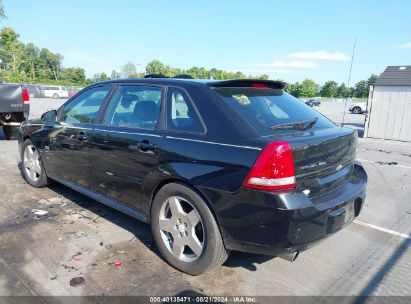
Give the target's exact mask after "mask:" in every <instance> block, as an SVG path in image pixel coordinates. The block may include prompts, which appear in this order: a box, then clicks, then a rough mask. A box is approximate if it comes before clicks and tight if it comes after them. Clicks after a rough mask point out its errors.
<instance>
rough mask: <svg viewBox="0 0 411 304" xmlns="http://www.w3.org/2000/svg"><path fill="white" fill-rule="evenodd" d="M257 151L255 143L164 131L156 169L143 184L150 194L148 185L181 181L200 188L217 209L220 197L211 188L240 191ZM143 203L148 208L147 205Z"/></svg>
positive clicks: (150, 186)
mask: <svg viewBox="0 0 411 304" xmlns="http://www.w3.org/2000/svg"><path fill="white" fill-rule="evenodd" d="M260 153H261V147H257V146H253V147H251V146H247V145H243V144H241V143H238V144H232V143H230V144H228V143H224V142H222V141H218V140H212V139H206V137H204V136H201V135H187V134H166V135H165V136H164V137H163V141H162V152H161V154H160V165H159V168H158V172H157V174H156V176H153V178H150V179H146V181H145V182H146V185H145V187H144V188H145V189H147V194H149V192H148V191H149V190H150V189H157V188H158V186H159V185H161V184H164V183H167V182H168V181H181V182H184V183H186V184H189V185H191V186H193V187H195V189H196V190H197V191H199V192H201V194H202V195H203V197H204V198H205V199H206V201H207V202H208V203H209V204H210V205H212V206H211V207H212V208H213V209H216V208H217V209H219V208H218V207H217V206H213V204H214V202H217V201H219V200H218V199H217V198H215V197H212V193H217V192H216V191H213V190H218V191H223V192H230V193H232V192H236V191H239V189H240V188H241V186H242V184H243V183H244V180H245V179H246V177H247V175H248V173H249V171H250V168H251V166H252V165H253V164H254V162H255V160H256V159H257V157H258V156H259V154H260ZM208 190H210V191H208ZM206 193H209V194H206ZM153 194H154V193H150V195H153ZM148 201H149V200H148ZM145 207H146V208H147V209H146V210H145V211H146V212H148V211H149V207H150V206H148V205H147V206H145Z"/></svg>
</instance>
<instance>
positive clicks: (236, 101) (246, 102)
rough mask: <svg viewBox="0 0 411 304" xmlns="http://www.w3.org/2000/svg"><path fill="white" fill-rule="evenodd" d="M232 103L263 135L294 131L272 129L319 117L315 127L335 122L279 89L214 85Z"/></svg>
mask: <svg viewBox="0 0 411 304" xmlns="http://www.w3.org/2000/svg"><path fill="white" fill-rule="evenodd" d="M215 91H216V92H217V93H218V94H219V95H220V96H221V97H223V99H224V100H225V101H226V102H227V103H228V104H229V105H230V107H231V108H232V109H233V110H234V111H235V112H236V113H237V114H239V115H240V116H241V117H242V118H243V120H245V121H246V122H247V123H248V124H249V125H250V126H251V127H253V128H254V129H255V130H256V131H257V132H258V133H259V134H261V135H270V134H275V132H276V133H278V132H281V133H289V132H295V131H296V130H295V129H292V128H290V129H285V130H283V129H281V130H271V128H272V127H274V126H276V125H281V124H289V123H294V122H301V121H310V120H313V119H314V118H315V117H317V118H318V120H317V122H316V124H315V125H314V127H313V128H331V127H334V126H335V125H334V124H333V123H332V122H331V121H329V120H328V119H327V118H325V117H324V116H322V115H321V114H320V113H318V112H317V111H315V110H313V109H311V108H310V107H309V106H307V105H305V104H304V103H303V102H302V101H300V100H299V99H297V98H295V97H293V96H291V95H289V94H287V93H286V92H284V91H283V90H280V89H260V88H215Z"/></svg>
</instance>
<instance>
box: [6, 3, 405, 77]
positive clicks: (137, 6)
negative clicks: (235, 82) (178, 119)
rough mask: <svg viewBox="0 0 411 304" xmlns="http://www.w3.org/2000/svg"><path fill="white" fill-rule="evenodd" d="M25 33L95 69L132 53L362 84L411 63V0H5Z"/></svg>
mask: <svg viewBox="0 0 411 304" xmlns="http://www.w3.org/2000/svg"><path fill="white" fill-rule="evenodd" d="M3 4H4V6H5V11H6V15H7V16H8V18H7V19H6V20H4V21H2V22H1V26H11V27H13V28H14V29H15V30H16V31H17V32H18V33H19V34H20V39H21V40H22V41H23V42H25V43H27V42H34V43H35V44H36V45H37V46H40V47H47V48H49V49H50V50H51V51H54V52H59V53H61V54H62V55H63V56H64V61H63V65H64V66H67V67H68V66H81V67H83V68H85V70H86V73H87V75H88V76H91V75H93V74H94V73H97V72H103V71H104V72H106V73H108V74H109V75H110V73H111V71H112V70H113V69H115V70H117V71H119V70H120V69H121V65H123V64H124V63H125V62H127V61H129V60H131V61H133V62H134V63H138V64H141V66H140V71H142V70H143V69H144V67H145V65H146V63H147V62H149V61H150V60H152V59H159V60H160V61H162V62H163V63H165V64H168V65H171V66H174V67H182V68H190V67H192V66H194V65H195V66H203V67H206V68H212V67H216V68H219V69H226V70H231V71H237V70H240V71H243V72H245V73H252V74H262V73H267V74H269V75H270V77H271V78H274V79H276V78H281V79H283V80H286V81H289V82H295V81H301V80H303V79H305V78H312V79H314V80H315V81H317V82H319V83H323V82H324V81H326V80H328V79H333V80H336V81H338V82H343V81H344V82H346V81H347V79H348V72H349V65H350V57H351V52H352V47H353V43H354V39H355V38H357V48H356V53H355V58H354V66H353V71H352V82H356V81H358V80H361V79H366V78H368V76H369V75H370V74H372V73H375V74H380V73H381V72H382V71H383V70H384V68H385V67H386V66H387V65H406V64H408V65H409V64H411V18H410V15H409V14H410V12H411V1H407V0H402V1H401V0H391V1H382V0H372V1H371V0H361V1H360V0H356V1H355V0H345V1H326V0H309V1H302V0H300V1H297V0H294V1H292V0H289V1H284V0H282V1H259V0H254V1H241V0H236V1H231V0H228V1H223V0H220V1H215V0H208V1H192V0H191V1H188V0H187V1H178V0H174V1H167V0H159V1H155V0H142V1H138V0H135V1H133V0H115V1H111V0H87V1H86V0H58V1H56V0H36V1H32V0H3Z"/></svg>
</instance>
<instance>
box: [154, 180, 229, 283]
mask: <svg viewBox="0 0 411 304" xmlns="http://www.w3.org/2000/svg"><path fill="white" fill-rule="evenodd" d="M151 228H152V231H153V235H154V240H155V242H156V245H157V248H158V250H159V251H160V253H161V254H162V256H163V257H164V259H165V260H166V261H167V262H168V263H169V264H171V265H172V266H174V267H175V268H177V269H179V270H181V271H183V272H186V273H188V274H191V275H199V274H201V273H203V272H205V271H208V270H210V269H212V268H215V267H217V266H219V265H221V264H222V263H224V261H225V260H226V259H227V257H228V254H229V252H228V251H227V250H226V249H225V247H224V244H223V240H222V237H221V234H220V230H219V228H218V225H217V223H216V221H215V219H214V216H213V214H212V213H211V211H210V209H209V208H208V206H207V204H206V203H205V202H204V200H203V199H202V198H201V197H200V196H199V195H198V194H197V193H196V192H195V191H193V190H192V189H190V188H188V187H186V186H184V185H181V184H176V183H171V184H167V185H165V186H164V187H162V188H161V189H160V190H159V192H158V193H157V195H156V196H155V198H154V201H153V205H152V208H151Z"/></svg>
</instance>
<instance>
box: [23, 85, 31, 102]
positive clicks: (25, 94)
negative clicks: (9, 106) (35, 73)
mask: <svg viewBox="0 0 411 304" xmlns="http://www.w3.org/2000/svg"><path fill="white" fill-rule="evenodd" d="M22 96H23V103H24V104H29V103H30V95H29V92H28V91H27V89H26V88H22Z"/></svg>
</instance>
